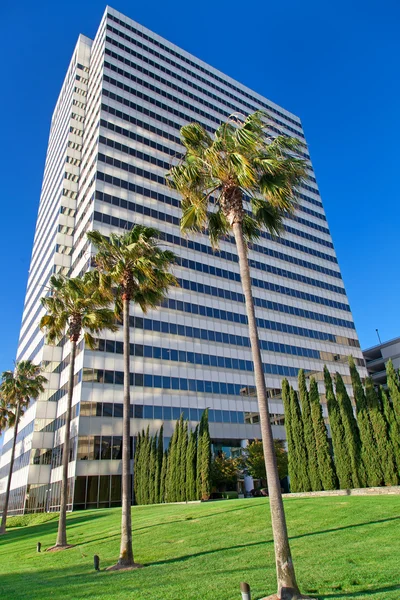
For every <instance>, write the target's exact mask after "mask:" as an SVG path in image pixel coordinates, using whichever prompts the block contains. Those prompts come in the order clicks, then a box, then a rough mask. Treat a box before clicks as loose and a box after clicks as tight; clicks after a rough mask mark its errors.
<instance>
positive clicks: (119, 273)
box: [88, 225, 177, 569]
mask: <svg viewBox="0 0 400 600" xmlns="http://www.w3.org/2000/svg"><path fill="white" fill-rule="evenodd" d="M88 238H89V240H90V241H91V242H92V243H93V244H94V246H95V247H96V249H97V254H96V257H95V262H96V266H97V268H98V269H99V271H100V275H102V274H105V275H106V276H108V277H109V278H110V279H111V280H112V281H113V283H114V295H115V299H116V304H115V306H116V312H117V314H118V315H119V316H121V315H122V323H123V328H124V408H123V436H122V524H121V547H120V556H119V560H118V563H117V564H116V565H115V567H113V568H115V569H119V568H134V567H136V566H138V565H137V564H136V563H135V562H134V558H133V548H132V521H131V497H132V493H131V483H130V480H131V472H130V471H131V470H130V402H131V401H130V332H129V315H130V310H129V307H130V303H131V302H133V303H134V304H138V305H139V306H140V308H141V309H142V311H143V312H144V313H145V312H147V310H148V309H150V308H155V307H157V306H159V304H160V303H161V302H162V300H163V299H164V298H165V295H166V293H167V291H168V289H169V288H170V286H173V285H177V280H176V278H175V277H174V275H172V274H171V273H170V271H169V269H170V267H171V265H172V264H173V263H174V262H175V255H174V254H173V253H172V252H170V251H169V250H162V249H161V248H160V247H159V246H158V244H157V242H158V239H157V238H158V231H157V230H156V229H153V228H151V227H145V226H143V225H135V226H134V227H133V228H132V229H131V231H129V232H127V233H125V234H122V235H117V234H111V235H110V237H109V238H107V237H106V236H104V235H102V234H101V233H100V232H99V231H91V232H89V233H88ZM106 285H108V281H106Z"/></svg>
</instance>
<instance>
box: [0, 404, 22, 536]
mask: <svg viewBox="0 0 400 600" xmlns="http://www.w3.org/2000/svg"><path fill="white" fill-rule="evenodd" d="M18 422H19V402H18V404H17V408H16V411H15V426H14V437H13V444H12V448H11V459H10V469H9V471H8V481H7V489H6V497H5V500H4V508H3V515H2V517H1V526H0V535H1V534H3V533H5V532H6V523H7V512H8V502H9V499H10V489H11V477H12V471H13V466H14V456H15V446H16V443H17V433H18V424H19V423H18Z"/></svg>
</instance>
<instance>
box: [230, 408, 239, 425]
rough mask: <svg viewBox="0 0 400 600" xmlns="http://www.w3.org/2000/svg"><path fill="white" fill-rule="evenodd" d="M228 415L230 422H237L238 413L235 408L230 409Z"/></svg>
mask: <svg viewBox="0 0 400 600" xmlns="http://www.w3.org/2000/svg"><path fill="white" fill-rule="evenodd" d="M229 412H230V416H231V423H237V422H238V413H237V412H236V411H235V410H230V411H229Z"/></svg>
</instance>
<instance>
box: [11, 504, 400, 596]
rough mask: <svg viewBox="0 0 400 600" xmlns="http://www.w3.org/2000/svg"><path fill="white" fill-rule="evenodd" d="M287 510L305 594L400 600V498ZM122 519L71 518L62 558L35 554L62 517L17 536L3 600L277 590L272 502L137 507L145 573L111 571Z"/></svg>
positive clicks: (102, 513)
mask: <svg viewBox="0 0 400 600" xmlns="http://www.w3.org/2000/svg"><path fill="white" fill-rule="evenodd" d="M285 509H286V513H287V519H288V527H289V535H290V538H291V547H292V552H293V558H294V561H295V566H296V572H297V578H298V581H299V584H300V586H301V589H302V590H303V591H304V592H308V593H309V594H311V595H314V596H316V597H318V598H320V599H321V600H323V599H328V598H329V599H336V600H341V599H343V600H344V599H350V598H354V599H359V600H360V599H362V598H369V599H370V600H371V599H376V600H389V599H390V600H399V598H400V568H399V567H400V539H399V530H400V496H369V497H345V496H342V497H330V498H307V499H304V498H302V499H287V500H285ZM120 514H121V512H120V509H103V510H97V511H86V512H76V513H73V514H71V515H69V516H68V536H69V543H71V544H75V547H74V548H72V549H70V550H66V551H63V552H57V553H46V552H42V553H40V554H38V553H37V552H36V544H37V542H41V543H42V547H43V548H46V547H49V546H51V545H53V544H54V542H55V538H56V530H57V519H56V518H52V517H54V515H38V519H39V521H40V522H39V523H37V522H36V523H35V516H33V518H31V519H30V520H28V519H26V520H25V521H22V523H21V522H19V524H23V523H24V522H27V521H30V524H29V525H26V526H23V527H11V528H10V529H9V533H8V534H7V535H6V536H3V537H1V538H0V598H4V599H7V600H14V599H15V600H20V599H21V600H22V599H29V600H45V599H46V600H65V599H74V600H80V599H85V598H90V599H91V600H108V599H110V600H111V599H112V600H240V598H241V595H240V590H239V584H240V582H241V581H247V582H248V583H249V584H250V586H251V589H252V598H253V599H254V600H256V599H257V598H261V597H263V596H264V595H266V594H267V593H273V592H274V591H275V590H276V583H275V568H274V553H273V544H272V540H271V527H270V515H269V505H268V499H264V498H260V499H249V500H229V501H228V500H227V501H222V502H214V503H204V504H188V505H179V504H175V505H164V506H146V507H134V508H133V510H132V514H133V528H134V531H133V540H134V552H135V559H136V561H137V562H140V563H143V564H144V565H145V568H143V569H140V570H137V571H128V572H115V571H114V572H107V571H105V570H104V569H105V568H106V567H108V566H110V565H112V564H114V563H115V562H116V560H117V558H118V553H119V527H120ZM47 517H50V520H48V521H46V522H43V518H47ZM10 524H12V520H10ZM15 524H18V520H16V521H15ZM94 554H98V555H99V556H100V568H101V572H95V571H94V569H93V555H94Z"/></svg>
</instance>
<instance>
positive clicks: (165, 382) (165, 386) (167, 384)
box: [162, 377, 171, 390]
mask: <svg viewBox="0 0 400 600" xmlns="http://www.w3.org/2000/svg"><path fill="white" fill-rule="evenodd" d="M162 386H163V389H164V390H170V389H171V377H163V378H162Z"/></svg>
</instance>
